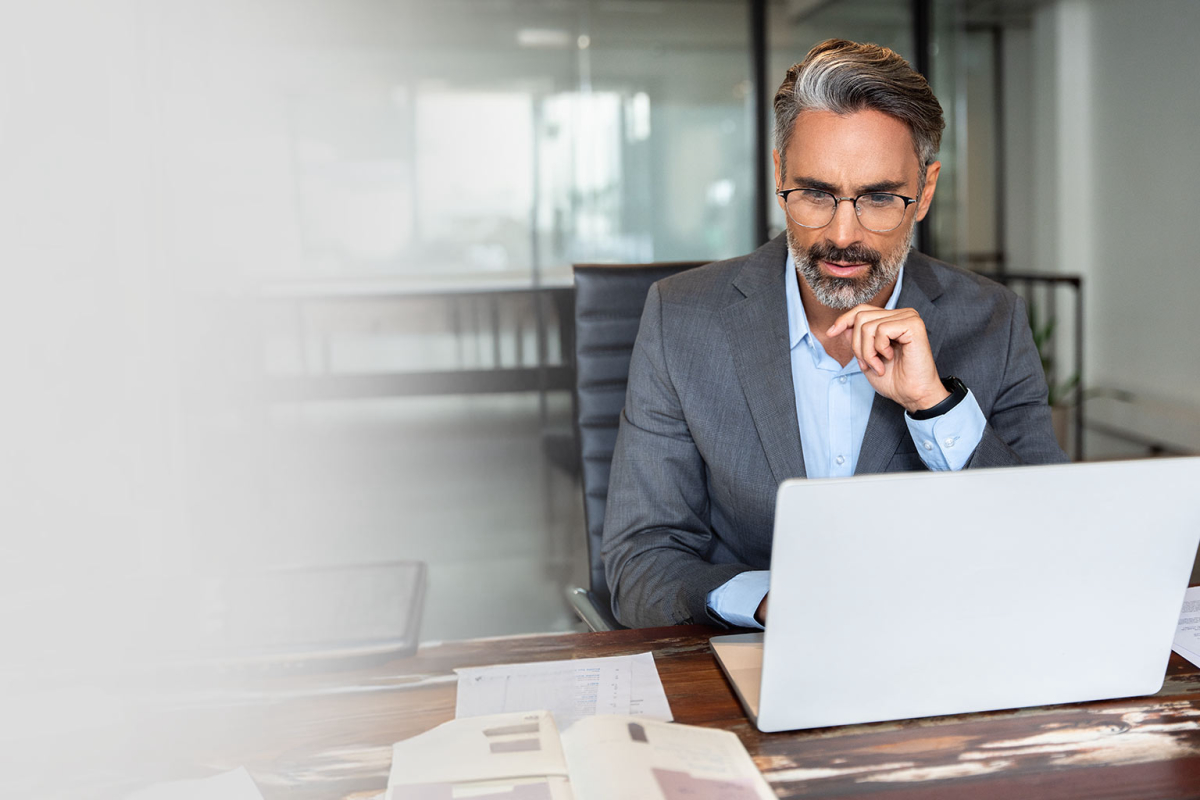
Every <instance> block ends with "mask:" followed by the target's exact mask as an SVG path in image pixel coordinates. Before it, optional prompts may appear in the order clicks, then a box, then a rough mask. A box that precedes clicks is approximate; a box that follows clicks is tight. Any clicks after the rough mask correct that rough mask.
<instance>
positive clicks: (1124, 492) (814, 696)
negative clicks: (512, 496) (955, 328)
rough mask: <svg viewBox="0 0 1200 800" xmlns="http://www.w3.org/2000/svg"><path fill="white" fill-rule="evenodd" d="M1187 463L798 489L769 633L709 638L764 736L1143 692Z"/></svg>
mask: <svg viewBox="0 0 1200 800" xmlns="http://www.w3.org/2000/svg"><path fill="white" fill-rule="evenodd" d="M1198 487H1200V458H1177V459H1156V460H1150V461H1124V462H1109V463H1099V464H1077V465H1062V466H1043V467H1022V468H1017V469H994V470H968V471H964V472H959V473H953V474H950V473H941V474H933V473H903V474H894V475H877V476H864V477H857V478H837V479H829V480H807V481H806V480H792V481H786V482H785V483H783V484H782V485H781V486H780V488H779V497H778V503H777V506H776V511H775V534H774V537H775V538H774V548H773V551H772V557H771V593H770V607H769V611H768V620H767V630H766V633H765V634H762V633H759V634H738V635H731V636H719V637H715V638H713V639H712V641H711V644H712V647H713V650H714V651H715V652H716V655H717V659H718V661H719V662H720V664H721V668H722V669H723V670H724V671H725V674H726V675H727V676H728V678H729V680H730V682H731V683H732V684H733V686H734V688H735V690H736V691H737V694H738V697H739V698H740V699H741V701H742V704H743V705H744V706H745V708H746V711H747V713H748V714H749V715H750V717H751V718H752V719H753V720H754V721H755V724H757V726H758V728H759V730H762V731H782V730H794V729H797V728H816V727H823V726H826V725H847V724H851V723H860V722H877V721H882V720H891V719H908V718H912V717H928V716H937V715H941V714H958V713H965V712H971V711H986V710H992V709H1002V708H1017V707H1023V706H1035V705H1046V704H1052V703H1073V702H1079V701H1084V700H1096V699H1102V698H1111V697H1131V696H1137V695H1146V694H1153V693H1154V692H1156V691H1158V690H1159V688H1161V686H1162V682H1163V676H1164V674H1165V671H1166V665H1167V659H1168V657H1169V656H1170V649H1171V642H1172V639H1173V637H1174V632H1175V625H1176V623H1177V621H1178V619H1179V612H1180V608H1181V606H1182V604H1183V593H1184V590H1185V589H1186V588H1187V583H1188V578H1189V575H1190V574H1191V569H1192V562H1193V559H1194V557H1195V555H1196V545H1197V542H1198V541H1200V502H1197V500H1196V495H1197V489H1198Z"/></svg>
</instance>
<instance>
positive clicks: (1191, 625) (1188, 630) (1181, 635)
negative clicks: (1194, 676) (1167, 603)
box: [1171, 586, 1200, 667]
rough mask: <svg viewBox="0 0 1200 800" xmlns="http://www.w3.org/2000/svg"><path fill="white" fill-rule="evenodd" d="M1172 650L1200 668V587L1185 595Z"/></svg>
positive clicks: (1195, 587)
mask: <svg viewBox="0 0 1200 800" xmlns="http://www.w3.org/2000/svg"><path fill="white" fill-rule="evenodd" d="M1171 649H1172V650H1174V651H1175V652H1176V653H1179V655H1181V656H1183V657H1184V658H1186V659H1187V660H1188V661H1190V662H1192V663H1193V664H1195V665H1196V666H1198V667H1200V586H1193V587H1192V588H1190V589H1188V590H1187V592H1185V593H1184V595H1183V609H1182V610H1181V611H1180V612H1179V625H1178V626H1177V627H1176V628H1175V642H1174V643H1173V644H1172V645H1171Z"/></svg>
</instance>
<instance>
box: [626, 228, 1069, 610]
mask: <svg viewBox="0 0 1200 800" xmlns="http://www.w3.org/2000/svg"><path fill="white" fill-rule="evenodd" d="M786 247H787V246H786V243H785V241H784V237H782V236H780V237H778V238H776V239H774V240H773V241H771V242H768V243H767V244H765V245H763V246H762V247H760V248H759V249H758V250H756V251H755V252H753V253H751V254H750V255H748V256H742V257H739V258H734V259H730V260H729V261H721V262H717V263H715V264H709V265H707V266H704V267H700V268H698V269H693V270H688V271H686V272H683V273H680V274H678V275H675V276H673V277H671V278H667V279H666V280H663V281H660V282H659V283H657V284H655V285H654V286H653V287H652V288H651V289H650V294H649V296H648V297H647V299H646V308H645V311H643V313H642V321H641V327H640V328H639V331H638V337H637V343H636V344H635V345H634V352H633V357H632V360H631V362H630V365H629V388H628V392H627V394H626V397H625V409H624V412H623V414H622V416H621V427H620V432H619V433H618V436H617V446H616V451H615V453H614V455H613V464H612V475H611V478H610V481H609V492H608V506H607V509H606V511H605V520H604V547H603V557H604V565H605V575H606V577H607V579H608V585H609V588H610V589H611V590H612V598H613V613H614V614H616V616H617V619H619V620H620V621H621V622H622V623H624V624H625V625H630V626H633V627H649V626H654V625H672V624H678V623H690V622H698V623H707V624H716V625H723V623H722V622H721V620H719V619H718V618H716V617H714V616H712V615H711V614H709V612H708V609H707V605H706V599H707V596H708V593H709V592H710V591H712V590H713V589H715V588H717V587H718V586H720V585H722V584H723V583H725V582H726V581H728V580H729V579H730V578H732V577H733V576H735V575H737V574H738V573H740V572H744V571H746V570H751V569H767V568H769V566H770V560H771V535H772V526H773V519H774V513H775V494H776V491H777V489H778V487H779V484H780V483H781V482H782V481H783V480H785V479H787V478H793V477H804V456H803V454H802V451H801V446H800V425H799V422H798V420H797V419H796V405H795V402H796V401H795V391H794V389H793V386H792V371H791V360H790V349H789V342H788V322H787V306H786V300H785V295H784V261H785V258H786V253H787V250H786ZM898 306H899V307H901V308H914V309H916V311H917V312H918V313H919V314H920V315H921V318H922V319H923V320H924V321H925V326H926V329H927V330H928V332H929V343H930V346H931V347H932V349H933V356H934V359H935V361H936V363H937V365H938V370H939V372H940V373H941V374H942V375H957V376H958V377H959V378H961V379H962V380H963V382H964V383H965V384H966V385H967V386H968V387H969V388H970V389H971V391H972V392H973V393H974V395H975V398H976V400H977V401H978V402H979V407H980V408H981V409H982V410H983V414H984V416H985V417H986V418H987V426H986V428H985V429H984V432H983V438H982V440H981V441H980V443H979V446H978V447H977V448H976V450H975V452H974V453H973V454H972V456H971V459H970V461H969V462H968V464H967V466H968V467H975V468H978V467H998V466H1006V465H1013V464H1041V463H1053V462H1063V461H1066V460H1067V457H1066V455H1065V454H1064V453H1063V451H1062V450H1061V449H1060V448H1059V446H1058V444H1057V443H1056V442H1055V439H1054V433H1053V430H1052V427H1051V423H1050V408H1049V406H1047V404H1046V395H1047V391H1046V381H1045V377H1044V374H1043V372H1042V367H1041V360H1040V358H1039V356H1038V353H1037V349H1036V348H1035V347H1034V343H1033V336H1032V334H1031V333H1030V330H1029V321H1028V318H1027V315H1026V311H1025V305H1024V303H1023V301H1022V300H1020V299H1019V298H1018V297H1017V296H1016V295H1015V294H1013V293H1012V292H1011V291H1009V290H1008V289H1006V288H1004V287H1002V286H1000V285H999V284H996V283H994V282H992V281H989V280H986V279H984V278H981V277H979V276H977V275H974V274H973V273H970V272H967V271H965V270H962V269H959V268H957V267H953V266H951V265H949V264H944V263H942V262H940V261H934V260H933V259H931V258H928V257H926V256H924V255H922V254H920V253H918V252H916V251H915V250H914V251H911V252H910V253H909V256H908V260H907V262H906V264H905V269H904V284H903V286H902V287H901V291H900V298H899V303H898ZM903 415H904V409H903V408H902V407H901V406H899V405H897V404H896V403H894V402H892V401H891V400H888V399H886V398H884V397H883V396H882V395H876V396H875V400H874V404H873V406H872V407H871V415H870V418H869V420H868V422H867V429H866V432H865V434H864V436H863V442H862V448H861V450H860V451H859V457H858V468H857V470H856V474H866V473H873V472H900V471H905V470H923V469H925V468H926V467H925V465H924V462H922V461H921V458H920V456H918V455H917V450H916V446H915V444H914V443H913V441H912V437H911V436H910V435H909V433H908V429H907V427H906V425H905V422H904V416H903Z"/></svg>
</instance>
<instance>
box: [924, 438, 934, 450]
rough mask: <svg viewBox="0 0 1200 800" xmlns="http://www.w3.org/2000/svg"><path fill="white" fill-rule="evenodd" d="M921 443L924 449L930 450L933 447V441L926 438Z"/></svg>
mask: <svg viewBox="0 0 1200 800" xmlns="http://www.w3.org/2000/svg"><path fill="white" fill-rule="evenodd" d="M922 445H923V446H924V448H925V449H926V450H932V449H933V442H931V441H929V440H928V439H926V440H925V441H924V442H922Z"/></svg>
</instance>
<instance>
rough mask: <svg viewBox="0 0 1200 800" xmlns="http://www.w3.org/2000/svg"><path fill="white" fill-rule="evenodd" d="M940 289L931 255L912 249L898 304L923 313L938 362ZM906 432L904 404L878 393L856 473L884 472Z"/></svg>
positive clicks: (931, 347) (872, 407) (934, 356)
mask: <svg viewBox="0 0 1200 800" xmlns="http://www.w3.org/2000/svg"><path fill="white" fill-rule="evenodd" d="M941 293H942V285H941V284H940V283H939V282H938V279H937V276H935V275H934V274H933V269H932V268H931V267H930V265H929V259H928V258H927V257H926V256H924V255H922V254H921V253H918V252H917V251H916V250H910V251H909V253H908V260H907V261H906V262H905V264H904V284H903V285H902V286H901V287H900V297H899V299H898V300H897V301H896V307H897V308H912V309H914V310H916V312H917V313H918V314H920V315H921V319H922V320H924V321H925V330H926V332H927V333H928V335H929V347H930V350H931V351H932V352H933V359H934V362H935V363H936V362H937V356H938V351H939V350H940V349H941V346H942V339H943V334H944V331H945V326H944V325H942V324H941V312H939V311H938V308H937V306H936V305H934V301H935V300H937V298H938V297H939V296H940V295H941ZM907 435H908V426H907V425H906V424H905V422H904V408H903V407H902V406H901V405H900V404H899V403H896V402H894V401H892V400H889V399H887V398H886V397H884V396H883V395H881V394H877V395H875V401H874V402H873V403H872V405H871V416H870V417H869V418H868V419H867V430H866V432H864V433H863V441H862V448H861V449H860V450H859V451H858V466H857V467H855V470H854V474H855V475H867V474H871V473H877V472H883V471H884V470H885V469H886V468H887V465H888V462H889V461H891V459H892V456H893V455H894V454H895V453H896V448H897V447H899V446H900V441H901V439H903V438H904V437H905V436H907Z"/></svg>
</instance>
